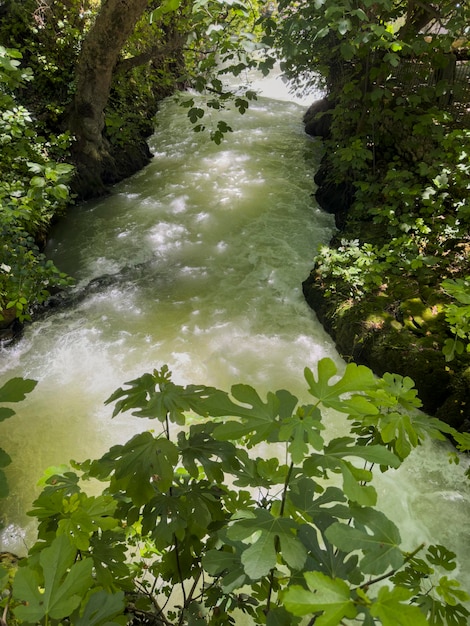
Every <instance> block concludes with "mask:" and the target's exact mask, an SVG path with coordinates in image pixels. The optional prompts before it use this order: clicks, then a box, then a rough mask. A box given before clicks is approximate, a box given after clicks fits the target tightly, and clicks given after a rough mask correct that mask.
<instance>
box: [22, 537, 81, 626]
mask: <svg viewBox="0 0 470 626" xmlns="http://www.w3.org/2000/svg"><path fill="white" fill-rule="evenodd" d="M76 554H77V550H76V549H75V548H74V546H73V545H72V544H71V543H70V541H69V539H68V538H67V537H65V536H64V535H62V536H60V537H56V539H54V541H53V542H52V543H51V545H50V546H49V547H48V548H44V549H43V550H42V551H41V553H40V556H39V564H40V566H41V571H42V577H40V576H39V574H38V573H37V572H35V571H34V570H33V569H31V568H30V567H28V566H26V567H22V568H19V570H18V572H17V573H16V576H15V579H14V582H13V596H14V597H15V598H16V599H17V600H19V601H20V602H26V603H27V604H25V605H21V606H18V607H17V608H15V616H16V617H17V618H19V619H20V620H24V621H25V622H27V623H31V622H32V623H36V622H38V621H41V620H42V619H43V618H44V617H46V616H47V617H50V618H52V619H57V620H60V619H63V618H64V617H67V616H69V615H70V614H71V613H72V612H73V611H74V610H75V609H76V608H77V607H78V606H79V604H80V602H81V599H82V597H83V596H84V595H85V593H86V591H87V590H88V589H89V587H90V586H91V584H92V581H93V579H92V567H93V562H92V560H91V559H84V560H82V561H78V562H76V563H75V562H74V561H75V557H76ZM42 588H43V591H42V590H41V589H42Z"/></svg>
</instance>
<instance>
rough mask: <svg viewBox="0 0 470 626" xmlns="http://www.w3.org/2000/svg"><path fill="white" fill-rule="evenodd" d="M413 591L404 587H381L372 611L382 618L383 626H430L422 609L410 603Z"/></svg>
mask: <svg viewBox="0 0 470 626" xmlns="http://www.w3.org/2000/svg"><path fill="white" fill-rule="evenodd" d="M411 596H412V592H411V591H408V589H403V587H395V588H394V589H389V588H388V587H381V588H380V589H379V593H378V595H377V599H376V600H375V601H374V602H373V603H372V606H371V607H370V613H371V615H373V616H374V617H377V618H379V619H380V621H381V623H382V624H383V626H428V621H427V619H426V617H425V616H424V615H423V613H422V612H421V611H420V609H419V608H418V607H416V606H412V605H410V604H408V600H409V599H410V598H411Z"/></svg>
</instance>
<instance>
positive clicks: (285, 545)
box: [227, 509, 307, 580]
mask: <svg viewBox="0 0 470 626" xmlns="http://www.w3.org/2000/svg"><path fill="white" fill-rule="evenodd" d="M246 514H247V517H246V518H242V519H237V520H235V521H234V523H233V525H232V526H230V527H229V528H228V530H227V536H228V537H229V538H230V539H232V540H236V541H243V540H245V541H247V542H249V543H251V545H250V546H249V548H247V549H245V550H244V551H243V553H242V557H241V560H242V563H243V566H244V568H245V572H246V574H247V576H249V577H250V578H251V579H252V580H257V579H259V578H261V577H262V576H266V575H267V574H268V573H269V571H270V570H271V569H272V568H273V567H274V566H275V565H276V560H277V557H276V547H275V546H276V544H277V541H279V545H280V554H281V555H282V558H283V559H284V561H285V562H286V563H287V564H288V565H289V566H290V567H291V568H292V569H300V568H301V567H302V566H303V564H304V563H305V560H306V558H307V553H306V550H305V547H304V546H303V544H302V543H301V542H300V541H299V539H298V538H297V537H296V535H295V531H296V530H297V524H296V523H295V522H294V521H293V520H290V519H287V518H276V517H274V516H273V515H272V514H271V513H270V512H269V511H266V510H265V509H257V510H256V511H255V512H254V513H253V512H246Z"/></svg>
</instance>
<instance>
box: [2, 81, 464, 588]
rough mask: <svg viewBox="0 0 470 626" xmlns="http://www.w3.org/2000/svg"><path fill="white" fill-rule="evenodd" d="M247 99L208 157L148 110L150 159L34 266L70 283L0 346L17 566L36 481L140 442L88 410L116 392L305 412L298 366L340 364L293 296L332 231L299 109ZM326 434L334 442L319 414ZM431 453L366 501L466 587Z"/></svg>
mask: <svg viewBox="0 0 470 626" xmlns="http://www.w3.org/2000/svg"><path fill="white" fill-rule="evenodd" d="M255 87H257V88H259V89H262V94H261V95H260V97H259V99H258V100H257V101H256V102H254V103H253V104H251V105H250V109H249V111H248V112H247V113H245V115H243V116H241V115H240V114H239V113H238V112H236V111H235V112H230V111H224V112H223V119H225V120H228V122H229V123H230V125H231V126H232V128H233V132H232V133H229V134H228V135H227V138H226V140H225V141H224V142H223V143H222V144H221V145H220V146H217V145H215V144H214V143H212V142H210V141H209V140H208V138H207V135H205V134H202V133H194V132H193V131H192V129H191V127H190V124H189V123H188V121H187V119H186V109H182V108H181V107H179V106H178V104H177V103H176V102H175V101H174V100H173V99H168V100H167V101H165V102H164V103H163V105H162V107H161V110H160V111H159V113H158V115H157V118H156V129H155V133H154V135H153V136H152V137H151V139H150V147H151V149H152V151H153V153H154V155H155V156H154V158H153V160H152V162H151V163H150V164H149V165H148V166H147V167H146V168H145V169H144V170H142V171H141V172H139V173H138V174H136V175H135V176H132V177H131V178H130V179H128V180H126V181H124V182H122V183H121V184H119V185H117V186H116V187H115V188H114V189H113V191H112V193H111V194H110V195H109V196H108V197H106V198H101V199H98V200H95V201H92V202H88V203H85V204H83V205H81V206H78V207H75V208H74V209H73V210H71V211H70V213H69V214H68V215H67V217H66V218H64V219H63V220H62V221H61V222H60V223H59V224H58V225H57V226H56V227H55V229H54V231H53V233H52V237H51V240H50V242H49V246H48V250H47V253H48V255H49V256H50V257H51V258H52V259H54V261H55V262H56V264H57V265H58V266H59V267H60V268H61V269H62V270H63V271H66V272H68V273H70V274H71V275H73V276H74V277H75V279H76V287H75V288H74V290H75V293H76V299H75V303H74V304H73V305H71V306H67V307H62V308H61V307H58V308H57V310H53V311H51V313H50V314H49V315H47V316H45V317H43V318H42V319H40V320H38V321H35V322H34V323H33V324H31V325H29V326H27V328H26V330H25V332H24V336H23V338H22V339H21V340H20V341H19V342H17V343H16V344H14V345H12V346H10V347H4V348H3V349H2V354H1V359H0V378H1V380H0V382H4V381H6V380H8V379H9V378H11V377H13V376H24V377H29V378H34V379H36V380H38V381H39V382H38V385H37V388H36V389H35V390H34V392H33V393H31V394H30V396H29V397H28V398H27V400H26V401H25V402H23V403H22V404H21V405H18V406H17V407H15V408H16V410H17V415H16V416H15V417H13V418H11V419H9V420H7V421H4V422H2V423H1V425H0V440H1V446H2V447H3V448H4V449H5V450H7V451H8V453H9V454H10V455H11V457H12V459H13V463H12V465H10V466H9V467H8V469H7V474H8V479H9V484H10V488H11V495H10V496H9V497H8V499H7V500H6V501H4V502H2V511H1V514H0V517H1V518H2V519H3V522H4V524H5V529H4V530H3V532H1V533H0V551H1V550H10V551H12V552H16V553H20V554H22V553H24V552H25V549H26V547H27V546H29V545H31V543H32V541H33V536H34V526H33V525H32V522H31V520H30V518H28V517H26V515H25V512H26V511H27V510H28V509H29V507H30V505H31V502H32V501H33V499H34V497H35V495H36V494H37V493H38V491H39V487H38V486H37V482H38V480H39V479H40V478H41V475H42V472H43V470H44V469H45V468H46V467H48V466H51V465H56V466H57V465H61V464H66V463H67V462H68V461H69V459H76V460H84V459H86V458H93V457H95V456H97V455H99V454H101V453H103V452H104V451H105V450H106V449H107V448H108V447H109V446H110V445H113V444H115V443H123V442H124V441H126V440H127V439H128V438H129V437H130V436H132V435H133V434H135V433H136V432H138V431H140V430H143V429H144V428H151V427H152V423H151V422H147V421H145V420H144V421H142V420H139V419H138V418H133V417H128V416H126V417H122V416H120V417H118V418H115V419H114V420H111V412H112V409H111V408H110V407H105V406H104V404H103V403H104V401H105V400H106V398H107V397H108V396H109V395H110V394H111V393H112V392H113V391H114V390H115V389H116V388H117V387H119V386H121V385H122V384H123V383H124V382H125V381H128V380H131V379H133V378H135V377H136V376H139V375H141V374H143V373H144V372H146V371H151V370H153V369H154V368H155V367H161V365H163V364H164V363H167V364H168V365H169V367H170V369H171V371H172V372H173V378H174V380H175V381H176V382H178V383H204V384H208V385H214V386H218V387H220V388H223V389H229V388H230V386H231V385H232V384H234V383H236V382H247V383H249V384H251V385H253V386H255V387H256V388H257V389H258V390H259V391H260V392H266V391H268V390H276V389H278V388H286V389H289V390H290V391H292V392H293V393H295V394H297V395H299V396H300V397H303V398H305V399H306V400H307V399H308V396H306V392H305V385H304V381H303V373H302V372H303V368H304V367H305V366H306V365H307V366H309V367H311V368H312V369H314V367H315V363H316V362H317V361H318V359H320V358H322V357H323V356H330V357H331V358H333V359H334V360H335V361H336V362H337V363H338V367H342V366H343V363H342V361H341V359H340V358H339V356H338V355H337V353H336V351H335V348H334V345H333V343H332V341H331V339H330V338H329V337H328V335H327V334H326V333H325V332H324V330H323V328H322V327H321V325H320V324H319V323H318V321H317V319H316V317H315V314H314V313H313V312H312V311H311V310H310V309H309V307H308V306H307V304H306V303H305V301H304V299H303V296H302V290H301V283H302V280H304V279H305V278H306V277H307V275H308V272H309V270H310V269H311V266H312V258H313V256H314V254H315V251H316V249H317V247H318V245H320V244H321V243H325V242H327V241H328V240H329V238H330V237H331V234H332V232H333V228H334V225H333V220H332V218H331V216H329V215H326V214H325V213H323V212H322V211H321V210H320V209H319V208H318V207H317V206H316V205H315V202H314V200H313V198H312V191H313V190H314V184H313V175H314V172H315V169H316V167H317V166H318V163H319V160H320V158H321V154H322V148H321V144H320V143H319V142H316V141H313V140H311V139H309V138H308V137H307V136H306V135H305V134H304V133H303V127H302V123H301V119H302V114H303V111H304V110H305V102H301V101H298V100H296V99H295V98H293V97H291V96H290V95H289V94H288V91H287V89H286V88H285V86H284V85H283V83H282V82H281V81H279V80H276V79H270V80H269V81H263V82H261V83H259V84H256V85H255ZM214 115H215V113H214ZM217 120H218V118H214V119H210V118H209V119H208V120H205V122H206V123H207V125H208V126H210V125H211V124H214V125H215V124H216V123H217ZM329 427H330V429H332V431H335V429H336V430H337V431H338V433H340V432H341V423H335V422H334V416H332V418H331V424H330V425H329ZM449 450H450V447H449V446H447V445H437V444H434V443H429V444H426V445H424V446H423V447H422V448H421V449H419V450H417V451H416V452H415V453H413V454H412V455H411V457H410V458H409V459H408V460H407V462H406V463H405V464H404V465H403V466H402V467H401V468H400V469H399V470H398V471H394V472H389V473H387V474H386V475H383V476H380V477H379V478H378V479H377V482H376V486H377V489H378V492H379V498H380V506H381V508H382V509H383V510H384V511H385V512H386V513H387V514H388V515H389V516H390V517H391V518H392V519H394V521H395V522H396V523H397V524H399V526H400V528H401V530H402V534H403V537H404V539H405V545H406V546H407V547H410V548H413V547H415V546H416V545H417V544H419V543H421V541H426V542H428V541H432V542H434V543H443V544H444V545H446V546H447V547H449V548H451V549H453V550H455V551H457V552H458V554H459V560H460V569H461V571H460V577H461V579H462V580H465V581H466V586H467V588H470V545H469V544H470V542H469V541H468V537H469V530H470V504H469V501H470V500H469V495H470V488H469V485H468V481H467V479H466V478H465V476H464V471H465V469H466V467H467V465H466V463H465V461H464V459H462V462H461V464H460V465H458V466H456V465H453V464H450V463H449V460H448V452H449Z"/></svg>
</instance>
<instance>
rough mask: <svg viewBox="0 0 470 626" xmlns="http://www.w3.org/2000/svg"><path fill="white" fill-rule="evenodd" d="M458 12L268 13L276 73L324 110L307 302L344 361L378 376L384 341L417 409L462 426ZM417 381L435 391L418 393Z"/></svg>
mask: <svg viewBox="0 0 470 626" xmlns="http://www.w3.org/2000/svg"><path fill="white" fill-rule="evenodd" d="M469 10H470V7H469V5H468V3H462V4H456V3H452V2H442V3H439V5H438V6H437V5H435V4H430V3H427V2H420V3H402V2H389V1H388V0H383V1H382V0H379V2H375V3H373V4H372V3H371V2H364V3H361V4H357V3H351V2H350V1H349V0H319V1H318V2H300V3H296V4H294V3H291V2H288V1H282V0H281V2H280V3H279V13H280V17H281V18H282V19H280V20H278V21H277V22H274V21H273V20H271V29H272V40H273V42H274V44H275V45H276V46H278V48H279V49H280V51H281V54H282V55H283V57H284V62H283V63H284V65H283V67H284V70H285V71H286V73H287V74H288V75H289V76H290V77H292V78H293V80H294V81H295V82H296V84H297V87H298V88H299V89H309V88H311V87H312V86H315V85H318V84H320V86H322V87H323V88H324V89H325V91H326V100H327V104H328V107H329V110H328V111H327V112H325V111H323V112H322V113H321V114H320V115H321V116H323V122H325V118H327V119H328V120H329V122H328V124H327V132H326V133H324V134H322V136H323V137H324V145H325V157H324V161H323V164H322V167H321V174H322V175H321V176H320V177H319V179H318V180H319V185H320V190H319V194H320V195H319V194H317V197H318V198H319V200H323V203H324V204H325V208H327V210H329V211H331V212H334V213H336V222H337V225H338V227H339V231H340V232H338V234H337V235H336V236H335V237H334V238H333V240H332V241H331V242H330V244H329V245H327V246H322V247H321V248H320V250H319V251H318V253H317V255H316V257H315V267H314V269H313V271H312V275H311V277H310V279H309V280H308V281H307V285H306V287H305V292H306V296H307V299H308V300H309V301H310V302H311V303H312V305H313V306H314V307H315V308H317V311H318V310H319V308H321V307H323V306H324V310H325V313H324V315H323V316H322V317H321V319H322V320H323V322H324V323H325V325H326V326H327V327H328V329H329V330H330V332H331V333H332V335H333V337H334V338H335V339H336V340H337V342H338V345H339V349H340V352H341V353H342V354H343V355H344V356H345V357H346V358H357V357H358V356H360V357H361V358H362V362H365V363H367V364H370V365H371V367H373V369H374V371H377V372H378V373H381V372H383V371H384V362H385V363H386V361H387V354H390V351H394V353H395V356H394V357H393V358H394V368H396V369H394V371H399V372H400V373H401V374H404V373H405V372H407V373H409V374H410V375H411V376H412V377H413V379H414V380H415V382H416V385H417V387H418V389H419V390H420V395H421V393H422V398H423V401H425V403H426V408H427V410H429V411H431V412H433V413H435V412H436V411H440V413H439V415H441V416H442V419H449V421H451V422H452V423H454V424H455V425H457V424H459V425H460V427H461V428H463V429H468V422H467V421H466V420H468V409H466V408H465V407H466V406H467V407H468V397H469V395H470V387H469V385H468V371H469V370H468V368H469V366H470V359H469V354H468V352H467V351H466V349H465V344H466V343H467V339H468V336H467V332H466V322H465V318H464V310H463V308H461V304H463V302H462V300H460V305H459V306H460V309H459V314H460V322H459V321H458V320H456V319H454V318H453V316H454V315H455V314H456V313H457V309H456V308H455V306H453V305H452V302H451V297H449V296H454V295H455V294H454V293H451V291H450V289H449V288H448V287H446V285H449V284H453V281H457V283H458V284H459V285H460V288H459V294H460V297H466V296H463V295H462V294H463V293H464V291H465V288H466V286H467V283H465V278H466V277H467V276H468V275H469V271H470V268H469V265H468V262H469V261H468V259H469V255H468V250H469V240H468V231H469V225H470V221H469V220H470V205H469V197H470V194H469V191H470V182H469V181H470V177H469V174H470V166H469V158H468V155H469V154H470V130H469V120H470V117H469V114H468V106H469V102H470V93H469V91H468V73H469V34H470V33H469V29H468V23H469ZM320 120H321V117H319V118H318V121H320ZM324 127H325V125H324ZM324 127H323V130H324ZM448 281H450V283H449V282H448ZM467 294H468V290H467ZM322 298H327V299H329V302H330V304H327V303H325V304H324V305H322V304H320V306H318V303H319V301H320V300H321V299H322ZM410 303H412V304H411V308H412V309H413V311H411V309H410ZM418 309H419V310H418ZM368 320H375V322H374V324H375V327H374V328H373V327H372V325H371V324H369V323H368ZM348 329H349V331H348ZM348 333H349V334H348ZM387 337H388V339H387ZM379 344H380V345H379ZM372 352H374V354H372ZM398 352H400V353H401V356H398ZM411 352H412V353H413V355H414V357H413V359H414V360H413V361H412V358H411V356H410V353H411ZM436 353H437V354H436ZM439 353H440V354H439ZM438 356H439V357H440V359H439V358H438ZM431 363H432V364H431ZM449 364H450V365H449ZM385 367H390V366H389V365H385ZM430 377H434V385H435V386H438V385H440V384H442V385H443V387H445V389H446V391H445V392H444V393H442V394H435V393H434V392H433V391H432V389H429V390H427V391H426V392H425V387H426V386H427V385H429V382H428V381H429V379H430ZM443 381H445V382H443ZM449 398H452V400H451V401H449V402H450V403H449V402H447V403H446V400H448V399H449ZM446 414H447V416H448V417H447V418H445V417H444V416H445V415H446Z"/></svg>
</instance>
